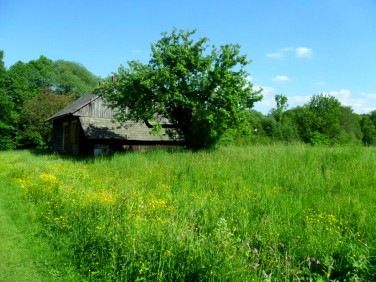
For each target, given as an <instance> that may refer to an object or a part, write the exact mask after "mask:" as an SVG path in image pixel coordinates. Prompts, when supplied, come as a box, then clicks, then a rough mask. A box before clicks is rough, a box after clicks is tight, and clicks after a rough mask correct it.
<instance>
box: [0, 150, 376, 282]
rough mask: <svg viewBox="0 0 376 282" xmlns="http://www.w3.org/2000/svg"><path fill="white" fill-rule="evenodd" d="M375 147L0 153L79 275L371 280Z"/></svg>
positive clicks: (2, 173)
mask: <svg viewBox="0 0 376 282" xmlns="http://www.w3.org/2000/svg"><path fill="white" fill-rule="evenodd" d="M375 154H376V151H375V150H374V148H372V147H312V146H253V147H226V148H220V149H219V150H217V151H211V152H209V153H208V152H199V153H191V152H186V151H182V152H163V151H155V152H147V153H135V154H124V155H114V156H112V157H111V158H108V159H105V158H99V159H95V160H88V161H85V160H84V161H77V160H69V159H62V158H59V157H57V156H43V157H35V156H34V157H33V156H31V155H30V154H29V153H28V152H25V151H23V152H17V153H14V152H2V153H1V155H0V157H1V159H4V160H6V161H5V162H2V163H0V177H5V178H7V179H8V180H9V181H10V182H12V183H14V188H13V189H15V190H14V192H17V194H21V193H22V194H23V195H24V198H23V201H24V202H23V203H22V202H21V203H20V202H19V201H17V202H16V203H18V204H19V205H20V208H22V207H23V206H24V204H25V203H30V206H33V207H34V208H35V209H36V210H35V212H34V213H33V214H34V215H35V217H37V218H38V219H39V221H40V223H41V224H42V226H41V227H40V230H39V235H38V237H37V238H39V236H41V235H42V236H44V238H47V239H48V240H49V243H50V244H51V246H52V247H53V249H54V250H55V255H56V256H57V257H61V256H63V257H65V258H66V261H65V262H64V263H61V266H62V267H64V265H65V266H66V265H72V266H75V268H76V271H78V272H79V273H80V274H81V275H82V276H83V279H81V280H91V281H111V280H117V281H140V280H146V281H162V280H163V281H224V280H226V281H252V280H255V281H262V280H266V279H267V278H269V279H270V280H272V281H295V280H296V281H298V280H300V281H309V280H314V281H320V280H324V279H326V280H337V281H345V280H346V281H353V280H355V281H356V279H358V280H362V281H374V280H375V278H376V269H375V255H376V253H375V249H374V248H373V246H375V244H376V219H375V217H374V214H375V212H376V207H375V205H374V201H373V200H374V199H375V196H376V195H375V190H374V189H372V188H373V187H375V185H376V182H375V181H376V178H375V177H370V176H373V175H374V173H375V172H374V167H375V165H376V163H375V162H376V155H375ZM354 172H356V173H354ZM81 280H80V281H81Z"/></svg>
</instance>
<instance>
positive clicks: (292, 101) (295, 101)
mask: <svg viewBox="0 0 376 282" xmlns="http://www.w3.org/2000/svg"><path fill="white" fill-rule="evenodd" d="M287 99H288V101H287V103H288V104H289V106H290V108H295V107H297V106H303V105H304V104H306V103H308V102H309V100H310V99H311V97H310V96H290V97H287Z"/></svg>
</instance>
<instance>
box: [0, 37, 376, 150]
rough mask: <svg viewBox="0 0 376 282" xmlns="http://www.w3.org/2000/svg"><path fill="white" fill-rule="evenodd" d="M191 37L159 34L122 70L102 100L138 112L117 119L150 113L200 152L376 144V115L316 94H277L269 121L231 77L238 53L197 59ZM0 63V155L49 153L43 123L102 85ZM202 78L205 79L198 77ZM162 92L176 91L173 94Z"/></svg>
mask: <svg viewBox="0 0 376 282" xmlns="http://www.w3.org/2000/svg"><path fill="white" fill-rule="evenodd" d="M191 34H193V33H180V34H178V33H177V32H176V30H175V31H174V32H173V33H172V35H170V36H169V35H167V34H164V37H163V38H162V40H161V41H159V42H158V43H157V44H156V45H154V46H153V48H154V49H153V52H154V54H153V57H152V59H151V61H150V63H149V64H148V65H143V64H141V63H139V62H131V63H130V68H129V69H125V68H121V69H119V73H118V74H116V75H118V77H117V82H116V83H112V82H110V83H106V84H105V86H104V87H102V89H100V90H99V92H100V94H102V95H103V96H104V97H105V98H106V97H107V98H110V99H109V101H112V102H113V104H114V106H123V107H124V106H130V105H132V103H133V104H135V105H138V108H135V109H134V110H133V111H127V113H128V115H130V116H129V117H128V116H123V117H122V118H130V119H132V118H133V119H139V120H142V119H148V118H152V117H153V115H154V114H155V112H153V111H155V110H156V111H157V114H158V115H164V116H163V117H170V120H173V121H174V122H175V123H176V124H178V125H179V126H180V131H181V135H183V136H184V134H185V136H186V137H187V140H188V141H189V142H190V146H191V147H192V148H194V149H195V148H197V146H198V145H197V144H200V143H199V142H198V141H199V139H197V138H203V139H202V140H203V142H202V144H204V145H205V146H207V145H208V144H209V146H211V145H212V144H217V143H219V144H269V143H274V142H284V143H292V144H293V143H308V144H312V145H337V144H338V145H353V144H355V145H362V144H363V145H367V146H375V145H376V110H374V111H372V112H370V113H368V114H361V115H360V114H356V113H354V112H353V110H352V109H351V107H348V106H343V105H342V104H341V103H340V102H339V101H338V100H337V99H336V98H335V97H333V96H330V95H326V94H316V95H313V96H312V97H311V99H310V101H309V102H308V103H306V104H304V105H303V106H298V107H295V108H292V109H288V98H287V97H286V96H285V95H283V94H278V95H276V96H275V102H276V107H275V108H273V109H271V110H270V111H269V113H268V114H262V113H260V112H258V111H255V110H253V109H252V106H253V103H255V102H257V101H259V100H260V99H261V98H262V96H261V95H259V92H255V91H253V90H252V85H251V84H249V83H248V82H247V80H246V77H247V73H245V72H244V71H243V70H242V69H240V71H239V70H238V71H237V72H233V71H231V68H232V67H233V66H235V65H237V64H239V65H240V66H242V65H245V64H246V60H245V57H243V56H240V55H239V46H237V45H226V46H221V49H220V50H219V51H218V49H214V51H212V53H211V55H210V56H209V55H208V56H206V57H202V56H201V53H199V52H201V50H202V51H204V50H205V47H204V43H205V42H206V39H205V40H202V41H199V42H197V43H195V44H194V43H193V41H190V40H188V38H189V36H190V35H191ZM179 40H180V41H181V42H182V43H181V42H180V43H179ZM174 44H175V45H174ZM179 44H181V45H182V46H179ZM172 47H173V48H172ZM165 51H166V53H165ZM167 51H168V53H167ZM177 51H178V53H176V54H178V55H174V52H177ZM166 54H167V55H168V56H167V55H166ZM181 54H183V55H181ZM3 56H4V52H3V51H0V150H10V149H23V148H47V147H48V146H49V145H50V142H51V128H50V127H49V126H48V125H46V124H45V123H44V121H45V120H46V119H47V118H48V117H49V116H51V115H53V114H54V113H56V112H57V111H59V110H61V109H62V108H64V107H65V106H66V105H68V104H69V103H71V102H72V101H73V100H74V99H76V98H78V97H80V96H82V95H84V94H87V93H90V92H93V91H94V89H95V88H97V86H98V82H99V81H100V78H98V77H97V76H95V75H93V74H92V73H91V72H90V71H88V70H87V69H86V68H85V67H84V66H82V65H80V64H78V63H75V62H69V61H63V60H57V61H52V60H50V59H48V58H46V57H44V56H40V58H39V59H37V60H32V61H29V62H27V63H23V62H21V61H19V62H17V63H15V64H14V65H12V66H11V67H9V69H6V68H5V65H4V62H3ZM199 71H200V72H201V73H202V75H201V74H200V75H197V73H198V72H199ZM191 72H193V73H194V75H193V76H190V73H191ZM107 81H111V79H107ZM156 86H158V87H156ZM166 89H167V90H169V89H173V90H174V91H173V92H171V93H173V94H171V93H170V92H168V91H167V90H166ZM141 90H143V94H142V95H141V94H140V91H141ZM115 93H116V94H115ZM169 93H170V94H169ZM181 93H184V96H182V95H181ZM210 93H212V94H210ZM204 94H205V95H204ZM148 95H149V96H148ZM150 97H152V98H153V99H150ZM166 97H167V98H166ZM192 97H193V98H192ZM202 99H204V100H202ZM125 102H126V103H125ZM116 103H119V104H118V105H117V104H116ZM229 105H231V106H229ZM239 105H241V106H242V107H241V108H239V107H238V106H239ZM183 114H184V115H185V117H184V116H182V115H183ZM203 131H207V132H206V133H205V132H203ZM197 140H198V141H197ZM205 142H206V143H205ZM195 146H196V147H195ZM205 146H204V147H205ZM209 146H207V147H209Z"/></svg>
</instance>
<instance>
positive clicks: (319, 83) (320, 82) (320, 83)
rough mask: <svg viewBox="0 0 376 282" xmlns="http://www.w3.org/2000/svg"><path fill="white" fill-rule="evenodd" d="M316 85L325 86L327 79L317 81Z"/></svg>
mask: <svg viewBox="0 0 376 282" xmlns="http://www.w3.org/2000/svg"><path fill="white" fill-rule="evenodd" d="M316 85H317V86H324V85H325V81H318V82H316Z"/></svg>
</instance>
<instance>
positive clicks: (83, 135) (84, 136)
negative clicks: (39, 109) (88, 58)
mask: <svg viewBox="0 0 376 282" xmlns="http://www.w3.org/2000/svg"><path fill="white" fill-rule="evenodd" d="M46 122H51V123H52V140H53V149H54V151H55V152H57V153H62V154H73V155H86V156H95V155H98V154H106V153H107V152H109V151H118V150H126V149H128V150H138V149H149V148H154V147H165V146H176V145H177V142H176V141H173V140H172V139H170V138H169V137H168V135H167V134H166V132H162V137H160V136H154V135H151V134H150V130H151V128H150V124H148V125H149V126H147V125H146V124H145V123H133V122H128V123H126V124H125V125H124V126H122V125H121V124H119V123H117V122H115V121H114V111H113V110H112V109H111V108H109V107H107V106H106V105H105V103H104V101H103V100H102V98H101V97H99V96H98V95H94V94H88V95H86V96H83V97H81V98H79V99H77V100H76V101H74V102H73V103H72V104H70V105H68V106H67V107H66V108H64V109H62V110H61V111H59V112H57V113H56V114H54V115H53V116H51V117H50V118H48V119H47V120H46Z"/></svg>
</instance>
